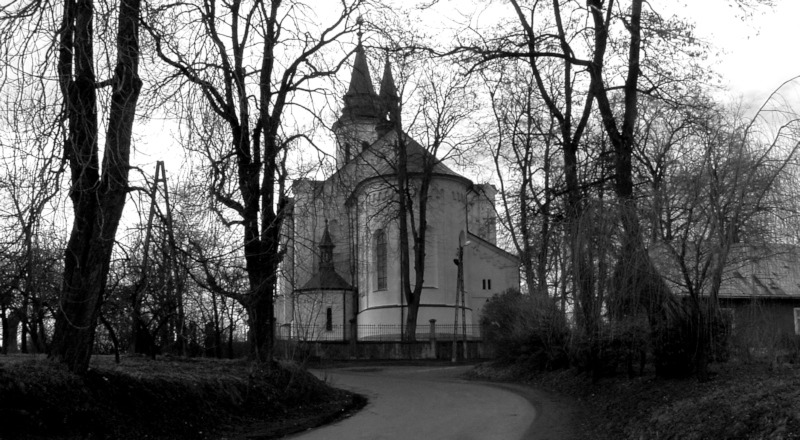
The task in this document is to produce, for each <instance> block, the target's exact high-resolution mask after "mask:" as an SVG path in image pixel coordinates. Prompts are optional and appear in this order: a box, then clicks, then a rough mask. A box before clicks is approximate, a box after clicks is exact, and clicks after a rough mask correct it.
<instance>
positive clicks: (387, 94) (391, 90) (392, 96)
mask: <svg viewBox="0 0 800 440" xmlns="http://www.w3.org/2000/svg"><path fill="white" fill-rule="evenodd" d="M378 96H379V97H380V98H381V101H383V102H387V101H389V100H399V98H398V97H397V87H396V86H395V85H394V76H392V63H391V62H390V61H389V54H386V62H385V63H384V65H383V77H382V78H381V91H380V94H379V95H378Z"/></svg>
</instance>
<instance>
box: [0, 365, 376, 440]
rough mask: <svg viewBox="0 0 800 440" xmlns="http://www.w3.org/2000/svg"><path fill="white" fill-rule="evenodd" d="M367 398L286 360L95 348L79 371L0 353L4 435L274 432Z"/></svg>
mask: <svg viewBox="0 0 800 440" xmlns="http://www.w3.org/2000/svg"><path fill="white" fill-rule="evenodd" d="M365 403H366V400H365V399H364V398H363V397H361V396H358V395H355V394H353V393H349V392H346V391H343V390H337V389H334V388H332V387H330V386H328V385H327V384H326V383H324V382H323V381H321V380H319V379H317V378H316V377H314V376H313V375H311V374H310V373H308V372H306V371H305V370H303V369H302V368H300V367H299V366H297V365H294V364H289V363H279V364H278V366H277V368H274V369H273V370H272V371H267V370H266V369H265V368H264V367H263V366H260V365H256V364H253V363H250V362H246V361H243V360H210V359H177V358H173V359H158V360H155V361H152V360H149V359H147V358H139V357H130V358H123V362H122V363H121V364H120V365H116V364H114V363H113V360H112V359H111V358H108V357H102V356H101V357H96V358H95V359H93V361H92V365H91V369H90V370H89V372H88V373H87V374H86V375H84V376H77V375H74V374H71V373H69V372H68V371H66V370H65V369H64V368H62V367H61V366H59V365H56V364H53V363H51V362H49V361H47V360H46V359H43V358H39V359H36V358H31V357H30V356H0V427H2V428H0V429H1V430H2V431H1V432H2V438H22V439H26V438H98V439H100V438H114V439H134V438H136V439H139V438H170V439H189V438H191V439H196V438H214V439H217V438H277V437H279V436H282V435H286V434H289V433H292V432H297V431H301V430H304V429H308V428H311V427H314V426H318V425H320V424H323V423H326V422H329V421H332V420H334V419H336V418H338V417H341V416H344V415H346V414H348V413H349V412H352V411H355V410H357V409H359V408H360V407H363V406H364V404H365Z"/></svg>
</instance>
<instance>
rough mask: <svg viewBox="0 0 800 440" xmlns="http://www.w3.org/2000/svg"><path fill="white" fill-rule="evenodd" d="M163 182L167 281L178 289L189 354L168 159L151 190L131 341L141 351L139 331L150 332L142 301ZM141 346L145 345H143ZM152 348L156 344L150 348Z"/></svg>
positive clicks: (180, 334)
mask: <svg viewBox="0 0 800 440" xmlns="http://www.w3.org/2000/svg"><path fill="white" fill-rule="evenodd" d="M159 184H161V185H163V194H164V203H165V204H166V211H167V213H166V218H164V217H162V216H159V217H162V219H163V223H165V229H166V231H167V240H168V248H169V259H168V261H167V262H166V263H167V282H168V285H169V284H170V283H171V284H172V286H173V287H174V289H175V296H176V303H177V308H178V322H177V323H176V330H177V342H178V344H179V347H180V350H181V354H183V355H185V354H186V340H185V335H184V327H185V325H184V324H185V323H184V309H183V283H181V282H180V281H179V280H177V278H178V264H177V257H176V253H175V234H174V231H173V228H172V208H171V207H170V203H169V188H168V185H167V173H166V170H165V169H164V161H163V160H159V161H157V162H156V173H155V178H154V179H153V186H152V187H151V189H150V213H149V215H148V217H147V228H146V230H145V238H144V249H143V254H144V255H143V257H142V266H141V267H142V270H141V276H142V278H141V280H140V282H139V284H138V286H137V289H136V292H135V293H134V298H133V316H132V318H133V331H134V334H133V338H131V339H132V341H131V344H132V348H133V351H134V352H135V351H136V350H137V339H138V336H137V334H138V332H140V331H147V329H146V328H144V326H145V325H146V324H145V323H144V322H143V319H142V316H141V304H142V300H143V299H144V294H145V292H146V290H147V286H148V284H149V276H148V275H149V274H148V266H149V261H150V242H151V241H152V238H153V218H154V217H155V214H156V210H157V209H158V200H157V198H158V194H159V190H158V186H159ZM139 348H141V347H139ZM150 348H151V349H152V347H150Z"/></svg>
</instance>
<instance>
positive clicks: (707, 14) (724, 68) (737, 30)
mask: <svg viewBox="0 0 800 440" xmlns="http://www.w3.org/2000/svg"><path fill="white" fill-rule="evenodd" d="M657 3H662V4H661V5H660V4H657ZM657 3H656V1H654V2H653V5H654V7H656V8H659V7H664V8H666V10H667V11H669V12H670V13H674V14H678V15H679V16H682V17H686V18H689V19H691V20H694V21H695V23H696V25H697V27H696V31H697V35H698V37H700V38H704V39H706V40H707V41H710V42H711V43H713V44H714V45H715V46H716V47H717V48H718V49H719V50H720V53H719V55H718V56H717V57H713V54H712V57H713V58H716V61H717V64H716V65H715V66H714V69H715V70H716V71H717V72H719V73H720V74H721V75H722V77H723V79H724V81H725V82H727V85H728V87H729V88H730V90H731V92H732V94H733V96H734V97H735V96H738V95H741V96H743V97H744V98H745V100H748V101H756V103H760V101H763V100H764V99H766V97H767V96H768V95H769V93H770V92H772V91H773V90H774V89H775V88H777V87H778V86H779V85H781V83H783V82H784V81H786V80H788V79H789V78H791V77H794V76H797V75H800V57H798V55H797V46H796V43H797V40H798V39H797V36H798V32H797V29H798V24H797V20H798V17H800V1H798V0H777V1H776V3H778V5H777V6H776V7H775V8H761V9H759V10H758V11H756V12H755V13H754V14H753V15H752V17H750V18H749V19H748V20H746V21H743V20H742V18H741V14H740V13H739V12H738V10H737V8H736V7H734V6H733V1H731V0H682V1H677V2H675V1H669V0H667V1H663V2H660V1H659V2H657Z"/></svg>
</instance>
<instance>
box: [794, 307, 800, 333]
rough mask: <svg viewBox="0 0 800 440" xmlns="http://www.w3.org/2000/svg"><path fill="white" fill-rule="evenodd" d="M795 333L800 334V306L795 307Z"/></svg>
mask: <svg viewBox="0 0 800 440" xmlns="http://www.w3.org/2000/svg"><path fill="white" fill-rule="evenodd" d="M794 334H796V335H800V308H796V309H794Z"/></svg>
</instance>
